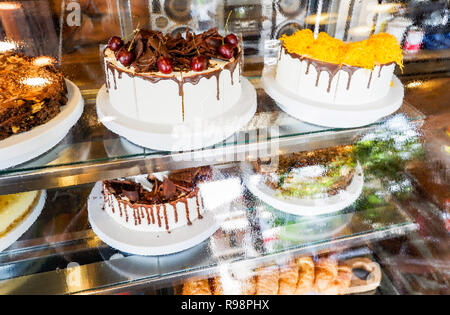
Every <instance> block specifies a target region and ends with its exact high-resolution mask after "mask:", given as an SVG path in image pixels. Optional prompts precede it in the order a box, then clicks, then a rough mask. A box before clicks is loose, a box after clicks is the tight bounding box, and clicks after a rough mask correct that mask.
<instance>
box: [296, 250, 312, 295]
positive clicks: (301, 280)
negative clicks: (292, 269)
mask: <svg viewBox="0 0 450 315" xmlns="http://www.w3.org/2000/svg"><path fill="white" fill-rule="evenodd" d="M296 263H297V266H298V282H297V288H296V290H295V294H296V295H302V294H306V293H308V292H311V291H312V289H313V285H314V277H315V272H314V269H315V268H314V261H313V260H312V258H311V257H301V258H298V259H297V260H296Z"/></svg>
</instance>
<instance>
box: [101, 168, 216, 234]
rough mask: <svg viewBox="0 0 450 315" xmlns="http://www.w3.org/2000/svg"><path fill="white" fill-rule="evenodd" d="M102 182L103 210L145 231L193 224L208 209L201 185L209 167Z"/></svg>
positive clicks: (168, 230) (132, 226)
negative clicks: (164, 174) (156, 175)
mask: <svg viewBox="0 0 450 315" xmlns="http://www.w3.org/2000/svg"><path fill="white" fill-rule="evenodd" d="M158 177H159V178H157V177H155V176H154V175H149V176H147V175H141V176H136V177H132V178H127V179H118V180H107V181H104V182H103V197H104V200H105V206H104V210H105V211H106V213H107V214H108V215H109V216H111V217H112V218H113V219H114V220H115V221H116V222H117V223H119V224H120V225H122V226H125V227H127V228H129V229H132V230H135V231H142V232H164V231H167V232H171V231H173V230H175V229H177V228H180V227H184V226H188V225H192V224H193V222H194V221H195V220H200V219H202V218H203V214H204V212H205V211H206V209H205V206H204V202H203V197H202V193H201V190H200V188H199V184H200V183H202V182H205V181H208V180H210V179H211V177H212V169H211V168H210V167H200V168H194V169H186V170H181V171H173V172H171V173H169V174H168V175H167V176H161V177H160V176H158Z"/></svg>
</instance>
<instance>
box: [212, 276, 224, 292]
mask: <svg viewBox="0 0 450 315" xmlns="http://www.w3.org/2000/svg"><path fill="white" fill-rule="evenodd" d="M209 287H210V288H211V293H212V295H223V287H222V282H221V281H220V278H219V277H214V278H211V279H209Z"/></svg>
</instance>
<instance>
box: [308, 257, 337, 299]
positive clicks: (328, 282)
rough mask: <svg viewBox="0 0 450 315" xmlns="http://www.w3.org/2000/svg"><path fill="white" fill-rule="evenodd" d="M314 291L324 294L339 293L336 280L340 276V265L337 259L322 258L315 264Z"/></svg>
mask: <svg viewBox="0 0 450 315" xmlns="http://www.w3.org/2000/svg"><path fill="white" fill-rule="evenodd" d="M315 267H316V268H315V280H314V291H315V292H317V293H322V294H333V293H334V294H337V293H335V292H336V288H335V286H334V281H335V280H336V279H337V277H338V265H337V263H336V261H335V260H332V259H329V258H321V259H319V260H318V261H317V262H316V265H315Z"/></svg>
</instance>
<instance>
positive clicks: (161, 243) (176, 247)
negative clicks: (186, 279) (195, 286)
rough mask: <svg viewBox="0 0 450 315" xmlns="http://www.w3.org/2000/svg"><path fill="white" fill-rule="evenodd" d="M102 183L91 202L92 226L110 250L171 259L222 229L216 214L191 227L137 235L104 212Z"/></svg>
mask: <svg viewBox="0 0 450 315" xmlns="http://www.w3.org/2000/svg"><path fill="white" fill-rule="evenodd" d="M103 206H104V200H103V195H102V183H101V182H98V183H97V184H96V185H95V186H94V189H93V190H92V192H91V195H90V196H89V199H88V212H89V222H90V223H91V226H92V229H93V230H94V232H95V234H97V236H98V237H99V238H100V239H101V240H102V241H104V242H105V243H106V244H108V245H109V246H111V247H113V248H116V249H118V250H120V251H122V252H125V253H130V254H135V255H146V256H156V255H168V254H173V253H177V252H181V251H183V250H185V249H188V248H191V247H194V246H195V245H197V244H200V243H201V242H203V241H204V240H206V239H207V238H209V237H210V236H211V235H213V234H214V233H215V232H216V231H217V230H218V229H219V227H220V222H218V220H217V219H216V213H215V212H214V211H206V212H205V213H204V215H203V219H201V220H196V221H195V222H193V224H192V225H190V226H185V227H182V228H179V229H176V230H174V231H172V232H171V233H168V232H159V233H155V232H139V231H133V230H131V229H128V228H126V227H123V226H121V225H119V224H118V223H116V221H114V219H113V218H111V217H110V216H109V215H108V214H107V213H106V212H105V211H104V210H103Z"/></svg>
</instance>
